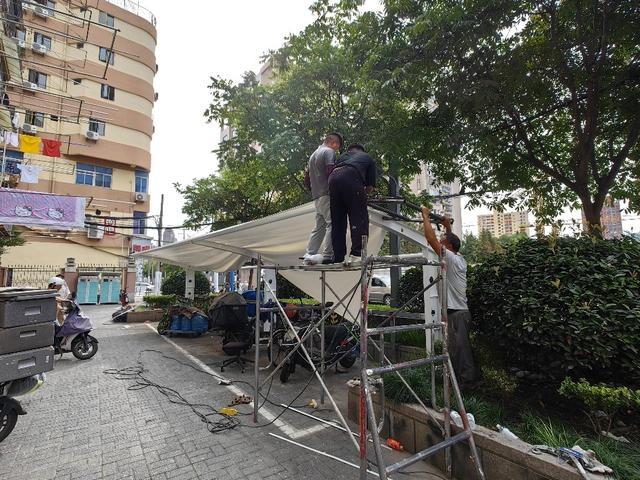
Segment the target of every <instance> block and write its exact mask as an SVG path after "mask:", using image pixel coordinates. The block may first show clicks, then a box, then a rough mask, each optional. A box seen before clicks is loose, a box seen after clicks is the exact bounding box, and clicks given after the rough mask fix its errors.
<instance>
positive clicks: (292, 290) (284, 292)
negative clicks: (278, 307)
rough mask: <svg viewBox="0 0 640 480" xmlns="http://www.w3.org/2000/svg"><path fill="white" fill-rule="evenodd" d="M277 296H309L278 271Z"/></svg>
mask: <svg viewBox="0 0 640 480" xmlns="http://www.w3.org/2000/svg"><path fill="white" fill-rule="evenodd" d="M276 282H277V286H278V292H277V293H278V298H309V295H307V294H306V293H304V292H303V291H302V290H300V289H299V288H298V287H296V286H295V285H294V284H293V283H291V282H290V281H289V280H287V279H286V278H284V277H283V276H282V275H280V274H279V273H278V274H277V275H276Z"/></svg>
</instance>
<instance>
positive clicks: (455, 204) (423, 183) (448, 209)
mask: <svg viewBox="0 0 640 480" xmlns="http://www.w3.org/2000/svg"><path fill="white" fill-rule="evenodd" d="M409 188H410V189H411V191H412V192H413V193H414V194H416V195H418V194H420V193H422V192H424V191H425V190H426V191H427V193H428V194H429V195H431V196H433V197H437V196H439V195H451V194H455V193H458V192H459V191H460V184H459V183H458V182H457V181H456V182H453V183H445V184H443V185H437V184H436V182H435V179H434V177H433V175H431V172H430V171H429V168H428V167H427V165H425V164H422V166H421V169H420V173H419V174H418V175H416V176H415V177H414V178H413V179H412V180H411V182H409ZM433 211H434V213H438V214H440V215H446V216H447V217H449V218H452V219H453V220H454V221H453V225H452V231H453V233H455V234H456V235H458V237H460V238H462V203H461V200H460V197H450V198H442V199H438V200H436V201H435V202H434V204H433Z"/></svg>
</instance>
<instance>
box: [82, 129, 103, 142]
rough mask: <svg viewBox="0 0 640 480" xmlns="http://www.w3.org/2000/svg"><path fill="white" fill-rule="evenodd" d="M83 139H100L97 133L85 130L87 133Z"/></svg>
mask: <svg viewBox="0 0 640 480" xmlns="http://www.w3.org/2000/svg"><path fill="white" fill-rule="evenodd" d="M85 137H87V139H89V140H93V141H96V140H99V139H100V134H99V133H98V132H94V131H93V130H87V133H85Z"/></svg>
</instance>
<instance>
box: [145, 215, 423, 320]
mask: <svg viewBox="0 0 640 480" xmlns="http://www.w3.org/2000/svg"><path fill="white" fill-rule="evenodd" d="M369 219H370V228H369V242H368V245H367V252H368V254H370V255H377V254H378V252H379V250H380V246H381V245H382V242H383V240H384V233H385V230H393V231H394V232H396V233H399V234H401V235H403V234H404V236H405V237H406V238H409V239H411V240H413V241H415V242H417V243H419V244H421V245H423V246H426V242H425V240H424V237H422V236H421V235H419V234H418V233H417V232H415V231H414V230H411V229H408V228H407V227H406V226H399V225H401V224H398V223H397V222H393V221H389V220H384V219H383V217H382V214H381V213H380V212H378V211H376V210H371V209H370V210H369ZM314 225H315V208H314V205H313V203H307V204H305V205H301V206H299V207H296V208H293V209H290V210H286V211H284V212H280V213H277V214H275V215H271V216H268V217H265V218H261V219H259V220H254V221H252V222H247V223H243V224H240V225H234V226H233V227H228V228H225V229H222V230H218V231H215V232H211V233H207V234H205V235H201V236H198V237H194V238H192V239H190V240H184V241H182V242H177V243H174V244H171V245H167V246H164V247H159V248H154V249H152V250H147V251H146V252H142V253H139V254H136V256H138V257H145V258H152V259H157V260H160V261H162V262H165V263H169V264H173V265H179V266H182V267H184V268H187V269H192V270H196V271H216V272H227V271H230V270H236V269H238V268H240V267H241V266H242V265H243V264H244V263H245V262H247V261H248V260H250V259H256V258H257V257H258V256H260V257H261V259H262V264H263V265H278V266H293V265H300V264H301V260H300V257H301V256H303V255H304V253H305V249H306V246H307V241H308V239H309V233H310V232H311V230H312V229H313V227H314ZM280 273H281V274H282V275H283V276H284V277H285V278H287V279H288V280H289V281H291V282H292V283H293V284H294V285H296V286H297V287H298V288H300V289H301V290H303V291H304V292H305V293H307V294H308V295H310V296H311V297H313V298H315V299H317V300H320V296H321V290H322V287H321V281H320V276H321V273H320V272H316V271H314V272H308V271H299V270H283V271H281V272H280ZM359 276H360V272H353V271H351V272H327V273H326V281H327V284H328V285H329V286H330V287H331V289H333V292H332V291H331V290H330V289H329V288H327V291H326V301H328V302H334V303H336V302H337V301H338V300H339V298H338V296H342V295H344V294H346V293H347V292H348V291H349V290H350V289H351V288H352V287H353V286H354V285H355V283H356V282H357V281H358V278H359ZM334 292H335V293H334ZM360 298H361V297H360V290H359V289H357V290H356V292H355V295H354V297H353V299H352V301H351V303H350V305H349V309H348V312H345V311H344V309H338V310H337V312H338V313H339V314H341V315H343V316H345V318H351V319H355V318H356V315H357V312H358V310H359V307H360Z"/></svg>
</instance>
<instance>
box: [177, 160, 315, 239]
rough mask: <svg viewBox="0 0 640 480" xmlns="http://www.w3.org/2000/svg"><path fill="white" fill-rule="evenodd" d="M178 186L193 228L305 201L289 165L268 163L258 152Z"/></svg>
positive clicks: (213, 227)
mask: <svg viewBox="0 0 640 480" xmlns="http://www.w3.org/2000/svg"><path fill="white" fill-rule="evenodd" d="M175 187H176V189H177V190H178V192H179V193H181V194H182V195H183V196H184V198H185V203H184V206H183V208H182V211H183V213H185V214H186V215H187V221H186V222H185V225H186V226H187V227H190V228H198V227H200V226H203V225H209V226H210V227H211V230H216V229H220V228H225V227H228V226H231V225H235V224H237V223H243V222H248V221H250V220H254V219H256V218H261V217H264V216H267V215H271V214H273V213H276V212H278V211H280V210H283V209H286V208H291V207H293V206H296V205H299V204H300V203H302V202H301V194H302V191H301V190H300V189H299V188H296V187H295V186H294V185H292V184H291V179H290V177H289V176H288V175H287V174H286V167H285V166H284V165H276V164H270V165H265V159H264V158H258V157H256V156H254V157H253V158H252V159H247V160H246V161H244V162H238V163H237V164H235V165H234V166H233V167H223V168H221V169H220V172H219V173H218V174H216V175H210V176H208V177H204V178H200V179H197V180H195V182H194V183H193V184H192V185H188V186H184V187H183V186H182V185H180V184H175Z"/></svg>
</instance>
